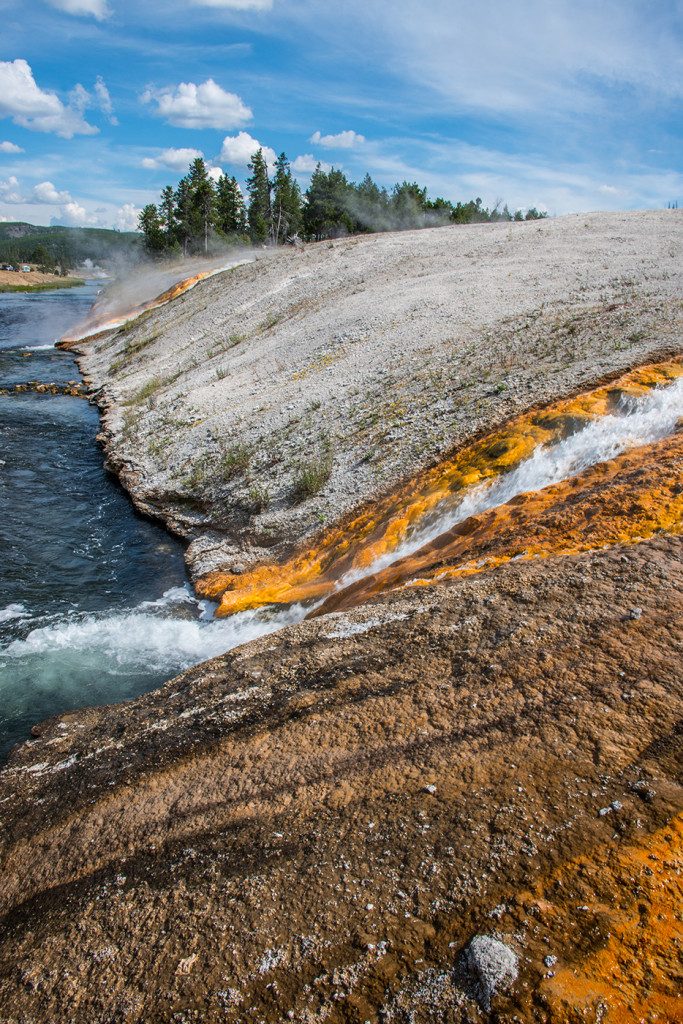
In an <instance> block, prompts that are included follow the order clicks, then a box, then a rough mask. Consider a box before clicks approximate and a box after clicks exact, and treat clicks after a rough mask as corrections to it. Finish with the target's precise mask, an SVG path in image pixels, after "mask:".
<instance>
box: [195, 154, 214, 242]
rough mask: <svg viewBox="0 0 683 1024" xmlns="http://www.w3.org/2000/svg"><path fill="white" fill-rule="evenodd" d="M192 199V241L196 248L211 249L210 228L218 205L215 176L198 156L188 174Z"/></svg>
mask: <svg viewBox="0 0 683 1024" xmlns="http://www.w3.org/2000/svg"><path fill="white" fill-rule="evenodd" d="M188 178H189V183H190V190H191V201H190V211H191V212H190V225H191V234H192V241H193V243H194V246H195V247H196V248H203V250H204V252H205V253H206V252H208V250H209V228H210V226H211V224H212V222H213V218H214V213H215V207H216V191H215V186H214V182H213V178H210V177H209V174H208V171H207V169H206V164H205V163H204V161H203V159H202V158H201V157H200V156H198V157H197V158H196V160H193V161H192V163H191V164H190V172H189V175H188Z"/></svg>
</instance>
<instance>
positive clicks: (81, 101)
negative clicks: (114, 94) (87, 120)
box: [69, 75, 119, 124]
mask: <svg viewBox="0 0 683 1024" xmlns="http://www.w3.org/2000/svg"><path fill="white" fill-rule="evenodd" d="M69 104H70V106H71V107H72V108H73V109H74V110H77V111H78V113H79V114H82V113H83V111H84V110H86V109H87V108H88V107H97V108H99V109H100V110H101V111H102V113H103V114H105V115H106V117H108V118H109V121H110V122H111V124H118V123H119V122H118V121H117V120H116V118H115V117H114V116H113V115H114V107H113V105H112V102H111V96H110V95H109V90H108V89H107V87H106V85H105V84H104V79H103V78H102V75H98V76H97V79H96V81H95V85H94V87H93V92H88V90H87V89H84V88H83V86H82V85H81V83H80V82H78V83H77V84H76V85H75V86H74V87H73V89H72V90H71V92H70V93H69Z"/></svg>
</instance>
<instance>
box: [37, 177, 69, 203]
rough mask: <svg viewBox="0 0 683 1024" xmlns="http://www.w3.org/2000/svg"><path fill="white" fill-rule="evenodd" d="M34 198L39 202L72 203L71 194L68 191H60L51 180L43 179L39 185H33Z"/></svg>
mask: <svg viewBox="0 0 683 1024" xmlns="http://www.w3.org/2000/svg"><path fill="white" fill-rule="evenodd" d="M33 199H34V200H35V202H37V203H53V204H61V203H70V202H71V196H70V195H69V193H68V192H58V191H57V189H56V188H55V187H54V185H53V184H52V182H51V181H41V183H40V184H39V185H34V186H33Z"/></svg>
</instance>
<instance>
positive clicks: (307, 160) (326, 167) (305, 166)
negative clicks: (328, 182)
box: [292, 153, 332, 174]
mask: <svg viewBox="0 0 683 1024" xmlns="http://www.w3.org/2000/svg"><path fill="white" fill-rule="evenodd" d="M318 164H320V169H321V171H325V173H326V174H327V172H328V171H331V170H332V164H326V163H325V162H324V161H323V160H316V158H315V157H314V156H312V155H311V154H310V153H304V154H303V155H302V156H298V157H297V158H296V160H294V162H293V163H292V170H293V171H295V172H297V173H298V174H311V173H312V172H313V171H314V170H315V169H316V167H317V166H318Z"/></svg>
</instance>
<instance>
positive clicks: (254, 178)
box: [247, 149, 273, 242]
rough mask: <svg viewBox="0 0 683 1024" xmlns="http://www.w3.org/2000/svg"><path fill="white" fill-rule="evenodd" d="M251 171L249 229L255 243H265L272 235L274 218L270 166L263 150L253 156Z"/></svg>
mask: <svg viewBox="0 0 683 1024" xmlns="http://www.w3.org/2000/svg"><path fill="white" fill-rule="evenodd" d="M249 169H250V171H251V177H250V178H247V192H248V193H249V212H248V218H249V228H250V230H251V235H252V238H253V240H254V241H255V242H265V241H266V239H267V238H268V237H269V235H270V231H271V225H272V219H273V218H272V210H271V205H270V189H271V184H270V180H269V178H268V165H267V164H266V158H265V157H264V155H263V150H262V149H259V150H258V151H257V152H256V153H254V155H253V156H252V158H251V163H250V164H249Z"/></svg>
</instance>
